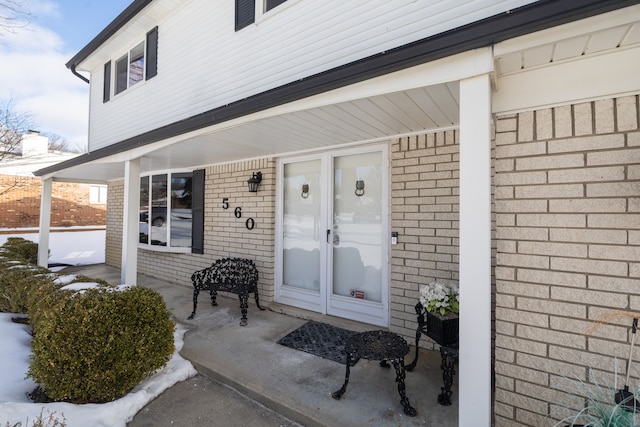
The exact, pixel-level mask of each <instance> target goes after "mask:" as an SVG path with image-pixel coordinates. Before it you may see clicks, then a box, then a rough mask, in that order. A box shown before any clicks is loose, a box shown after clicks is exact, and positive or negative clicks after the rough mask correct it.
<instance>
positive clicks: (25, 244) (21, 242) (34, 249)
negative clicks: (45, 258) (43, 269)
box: [1, 237, 38, 264]
mask: <svg viewBox="0 0 640 427" xmlns="http://www.w3.org/2000/svg"><path fill="white" fill-rule="evenodd" d="M1 247H2V249H4V250H3V251H2V252H3V253H2V255H3V256H5V257H7V258H10V259H13V260H17V261H23V262H27V263H30V264H37V263H38V244H37V243H34V242H32V241H31V240H26V239H23V238H22V237H9V238H8V239H7V241H6V242H5V243H4V244H3V245H2V246H1Z"/></svg>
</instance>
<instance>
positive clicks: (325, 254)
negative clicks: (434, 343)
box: [274, 141, 391, 327]
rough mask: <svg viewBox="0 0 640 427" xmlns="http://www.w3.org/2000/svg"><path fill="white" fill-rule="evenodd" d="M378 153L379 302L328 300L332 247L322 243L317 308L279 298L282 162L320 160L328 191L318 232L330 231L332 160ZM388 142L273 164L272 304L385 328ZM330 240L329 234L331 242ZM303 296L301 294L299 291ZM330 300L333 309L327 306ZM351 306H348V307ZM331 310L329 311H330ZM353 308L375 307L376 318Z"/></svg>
mask: <svg viewBox="0 0 640 427" xmlns="http://www.w3.org/2000/svg"><path fill="white" fill-rule="evenodd" d="M370 152H380V153H381V157H382V159H381V162H382V179H381V182H382V188H381V197H382V201H381V202H382V203H381V234H382V255H381V258H382V259H381V262H382V265H381V273H380V274H381V283H382V285H381V286H382V301H381V302H380V303H375V302H370V301H363V300H359V301H358V304H357V305H353V304H350V300H351V298H346V297H339V296H333V298H332V287H333V284H332V276H331V274H330V273H332V272H333V265H332V257H331V256H330V255H329V251H330V250H332V248H333V245H332V244H331V243H329V244H327V243H326V242H323V243H322V245H321V246H322V247H321V250H320V263H321V265H320V280H321V286H320V293H319V298H320V301H319V307H317V306H315V304H310V303H309V302H308V301H305V299H304V298H302V299H296V298H292V297H290V296H283V295H282V289H281V285H282V280H283V235H282V233H283V227H284V224H283V214H284V212H283V209H284V208H283V206H284V191H283V173H284V165H285V164H286V163H295V162H302V161H310V160H320V161H321V171H322V173H323V175H324V177H325V178H326V179H327V181H329V182H330V187H331V188H330V189H325V190H323V191H322V194H321V202H320V203H321V209H322V213H321V219H320V221H321V227H324V228H321V230H329V229H331V230H333V227H332V225H333V224H332V223H333V220H332V217H333V208H334V207H333V193H334V190H333V185H334V179H333V159H334V158H335V157H340V156H348V155H354V154H359V153H370ZM389 152H390V149H389V142H388V141H387V142H384V143H376V144H369V145H358V146H350V147H342V148H335V149H332V150H325V151H321V152H319V151H315V152H313V153H308V154H300V155H295V156H283V157H280V158H278V160H277V163H276V209H275V215H276V218H275V276H274V278H275V283H274V285H275V286H274V288H275V294H274V300H275V302H278V303H282V304H286V305H291V306H294V307H296V308H301V309H306V310H310V311H314V312H319V313H321V314H325V315H327V314H330V315H334V316H339V317H344V318H347V319H351V320H355V321H360V322H364V323H369V324H373V325H377V326H382V327H389V317H390V309H391V307H390V295H391V273H390V270H391V268H390V267H391V247H390V244H391V242H390V241H391V238H390V236H391V233H390V229H391V213H390V203H391V198H390V187H391V175H390V172H391V171H390V163H391V160H390V157H389ZM332 239H333V231H332V234H331V239H330V240H332ZM301 293H304V291H301ZM330 299H332V301H333V302H334V303H337V305H335V306H331V302H330ZM350 306H351V307H350ZM330 307H331V309H330ZM353 307H356V308H357V307H360V308H362V307H371V308H377V310H378V312H379V313H380V315H373V314H371V313H366V311H363V310H357V309H356V310H352V309H351V308H353ZM329 312H330V313H329Z"/></svg>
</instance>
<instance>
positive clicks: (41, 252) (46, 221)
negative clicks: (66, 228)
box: [38, 178, 53, 268]
mask: <svg viewBox="0 0 640 427" xmlns="http://www.w3.org/2000/svg"><path fill="white" fill-rule="evenodd" d="M52 192H53V178H47V179H43V180H42V194H41V196H40V229H39V231H38V265H39V266H40V267H45V268H46V267H47V266H48V265H49V232H50V230H49V229H50V227H51V194H52Z"/></svg>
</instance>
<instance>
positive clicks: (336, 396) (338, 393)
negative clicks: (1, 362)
mask: <svg viewBox="0 0 640 427" xmlns="http://www.w3.org/2000/svg"><path fill="white" fill-rule="evenodd" d="M346 366H347V371H346V372H345V374H344V384H342V387H341V388H340V390H338V391H334V392H333V393H331V397H333V398H334V399H336V400H340V398H341V397H342V395H343V394H344V392H345V391H347V384H349V367H350V366H351V353H349V352H347V361H346Z"/></svg>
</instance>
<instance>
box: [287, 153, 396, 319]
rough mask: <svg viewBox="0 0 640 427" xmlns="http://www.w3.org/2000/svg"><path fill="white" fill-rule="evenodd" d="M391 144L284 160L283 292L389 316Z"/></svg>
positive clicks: (326, 306) (326, 309)
mask: <svg viewBox="0 0 640 427" xmlns="http://www.w3.org/2000/svg"><path fill="white" fill-rule="evenodd" d="M387 159H388V157H387V149H386V146H376V147H369V148H366V149H364V148H359V149H351V150H343V151H339V152H335V153H325V154H321V155H313V156H305V157H300V158H295V159H286V160H281V161H280V162H279V172H280V178H281V180H280V182H281V186H280V191H279V197H278V203H279V206H280V215H279V220H278V224H277V229H278V232H277V235H278V250H277V255H278V256H277V266H278V268H277V275H276V284H277V286H276V300H277V301H278V302H281V303H284V304H288V305H293V306H296V307H300V308H304V309H307V310H313V311H317V312H320V313H323V314H330V315H334V316H339V317H344V318H348V319H353V320H358V321H362V322H366V323H371V324H375V325H379V326H388V324H389V267H388V264H389V254H388V238H387V236H388V235H389V232H388V230H389V225H388V224H389V219H388V211H389V210H388V182H389V180H388V167H387V166H386V165H387V164H388V160H387Z"/></svg>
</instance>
